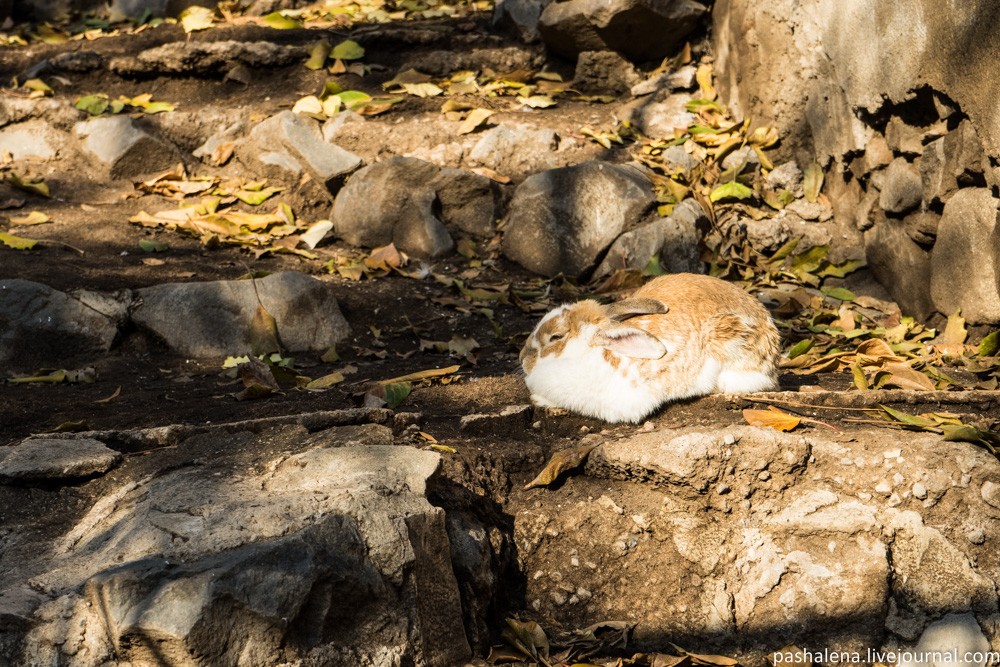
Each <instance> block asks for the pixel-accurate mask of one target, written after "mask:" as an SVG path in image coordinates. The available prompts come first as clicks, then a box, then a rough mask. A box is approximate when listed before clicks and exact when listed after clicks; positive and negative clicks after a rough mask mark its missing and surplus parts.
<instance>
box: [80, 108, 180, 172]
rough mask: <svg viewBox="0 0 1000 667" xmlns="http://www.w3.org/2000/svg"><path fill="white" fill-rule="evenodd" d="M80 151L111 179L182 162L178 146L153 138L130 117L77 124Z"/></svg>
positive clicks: (152, 170) (107, 118) (157, 169)
mask: <svg viewBox="0 0 1000 667" xmlns="http://www.w3.org/2000/svg"><path fill="white" fill-rule="evenodd" d="M75 132H76V134H77V136H78V137H81V138H82V139H83V144H82V146H83V150H84V151H86V152H87V153H89V154H90V155H91V156H93V157H94V158H96V159H97V160H98V162H100V164H101V165H102V166H103V168H104V169H105V171H106V172H107V174H108V176H110V177H111V178H132V177H135V176H139V175H140V174H148V173H151V172H155V171H163V170H165V169H169V168H170V167H173V166H175V165H176V164H177V163H178V162H180V161H181V157H180V153H178V151H177V149H176V148H175V147H173V146H171V145H169V144H166V143H164V142H162V141H160V140H159V139H157V138H155V137H153V136H152V135H150V134H149V133H148V132H146V131H145V130H143V129H142V128H141V127H140V126H139V125H138V124H137V123H136V121H134V120H133V119H132V118H130V117H129V116H124V115H120V116H100V117H97V118H91V119H89V120H85V121H81V122H79V123H77V125H76V128H75Z"/></svg>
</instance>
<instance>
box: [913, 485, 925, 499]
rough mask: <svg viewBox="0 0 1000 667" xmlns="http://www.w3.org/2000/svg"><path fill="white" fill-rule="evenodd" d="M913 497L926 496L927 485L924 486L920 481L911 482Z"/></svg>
mask: <svg viewBox="0 0 1000 667" xmlns="http://www.w3.org/2000/svg"><path fill="white" fill-rule="evenodd" d="M912 491H913V497H914V498H916V499H917V500H924V499H926V498H927V487H926V486H924V484H923V483H922V482H915V483H914V484H913V489H912Z"/></svg>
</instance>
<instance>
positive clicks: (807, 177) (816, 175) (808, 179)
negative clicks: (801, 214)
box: [802, 162, 823, 203]
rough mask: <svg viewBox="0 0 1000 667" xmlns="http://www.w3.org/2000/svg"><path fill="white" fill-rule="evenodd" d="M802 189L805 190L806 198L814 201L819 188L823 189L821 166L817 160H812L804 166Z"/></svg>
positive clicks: (817, 195)
mask: <svg viewBox="0 0 1000 667" xmlns="http://www.w3.org/2000/svg"><path fill="white" fill-rule="evenodd" d="M802 189H803V190H805V195H806V200H807V201H809V202H810V203H811V202H815V201H816V199H817V198H818V197H819V192H820V190H822V189H823V167H821V166H819V163H818V162H812V163H811V164H810V165H809V166H808V167H806V171H805V174H804V176H803V178H802Z"/></svg>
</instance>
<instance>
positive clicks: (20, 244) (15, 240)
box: [0, 232, 38, 250]
mask: <svg viewBox="0 0 1000 667" xmlns="http://www.w3.org/2000/svg"><path fill="white" fill-rule="evenodd" d="M0 243H2V244H4V245H5V246H7V247H8V248H13V249H14V250H31V249H32V248H34V247H35V246H36V245H38V241H36V240H35V239H26V238H23V237H21V236H14V235H13V234H8V233H6V232H0Z"/></svg>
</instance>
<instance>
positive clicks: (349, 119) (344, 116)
mask: <svg viewBox="0 0 1000 667" xmlns="http://www.w3.org/2000/svg"><path fill="white" fill-rule="evenodd" d="M366 122H367V121H366V120H365V117H364V116H362V115H361V114H359V113H357V112H356V111H351V110H350V109H344V110H343V111H339V112H337V115H336V116H334V117H333V118H331V119H329V120H328V121H326V122H325V123H323V141H326V142H327V143H334V142H336V141H337V137H338V136H339V135H340V134H341V133H342V132H343V130H344V128H345V127H346V126H348V125H358V126H360V125H364V124H365V123H366Z"/></svg>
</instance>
